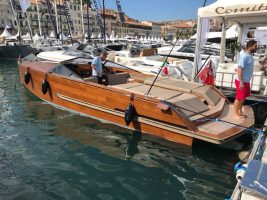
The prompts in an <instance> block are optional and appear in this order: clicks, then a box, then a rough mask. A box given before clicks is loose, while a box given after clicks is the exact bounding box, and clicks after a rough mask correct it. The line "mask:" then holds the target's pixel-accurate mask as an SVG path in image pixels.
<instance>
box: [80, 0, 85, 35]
mask: <svg viewBox="0 0 267 200" xmlns="http://www.w3.org/2000/svg"><path fill="white" fill-rule="evenodd" d="M80 4H81V17H82V30H83V35H84V23H83V1H82V0H80Z"/></svg>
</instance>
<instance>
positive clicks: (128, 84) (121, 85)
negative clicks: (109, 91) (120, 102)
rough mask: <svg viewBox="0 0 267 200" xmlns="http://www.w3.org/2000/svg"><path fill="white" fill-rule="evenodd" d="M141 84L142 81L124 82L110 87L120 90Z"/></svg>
mask: <svg viewBox="0 0 267 200" xmlns="http://www.w3.org/2000/svg"><path fill="white" fill-rule="evenodd" d="M140 85H143V84H142V83H135V82H134V83H124V84H119V85H113V86H112V88H118V89H122V90H127V89H129V88H132V87H136V86H140Z"/></svg>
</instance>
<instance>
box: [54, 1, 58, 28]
mask: <svg viewBox="0 0 267 200" xmlns="http://www.w3.org/2000/svg"><path fill="white" fill-rule="evenodd" d="M54 9H55V15H56V27H57V33H59V27H58V17H57V2H56V0H54Z"/></svg>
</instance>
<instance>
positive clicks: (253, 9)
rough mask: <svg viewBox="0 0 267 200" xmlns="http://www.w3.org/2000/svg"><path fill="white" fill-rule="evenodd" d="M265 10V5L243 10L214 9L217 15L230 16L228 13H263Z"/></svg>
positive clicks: (266, 8)
mask: <svg viewBox="0 0 267 200" xmlns="http://www.w3.org/2000/svg"><path fill="white" fill-rule="evenodd" d="M264 10H267V5H264V4H261V5H255V6H253V7H245V8H234V9H233V8H228V9H226V8H224V7H218V8H216V9H215V12H216V13H217V14H230V13H242V12H253V11H264Z"/></svg>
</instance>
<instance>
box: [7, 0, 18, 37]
mask: <svg viewBox="0 0 267 200" xmlns="http://www.w3.org/2000/svg"><path fill="white" fill-rule="evenodd" d="M9 3H10V6H11V10H12V14H13V16H14V18H15V21H16V23H17V28H18V33H19V42H21V37H20V36H21V30H20V23H19V19H18V13H17V10H15V9H14V5H13V0H9Z"/></svg>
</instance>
